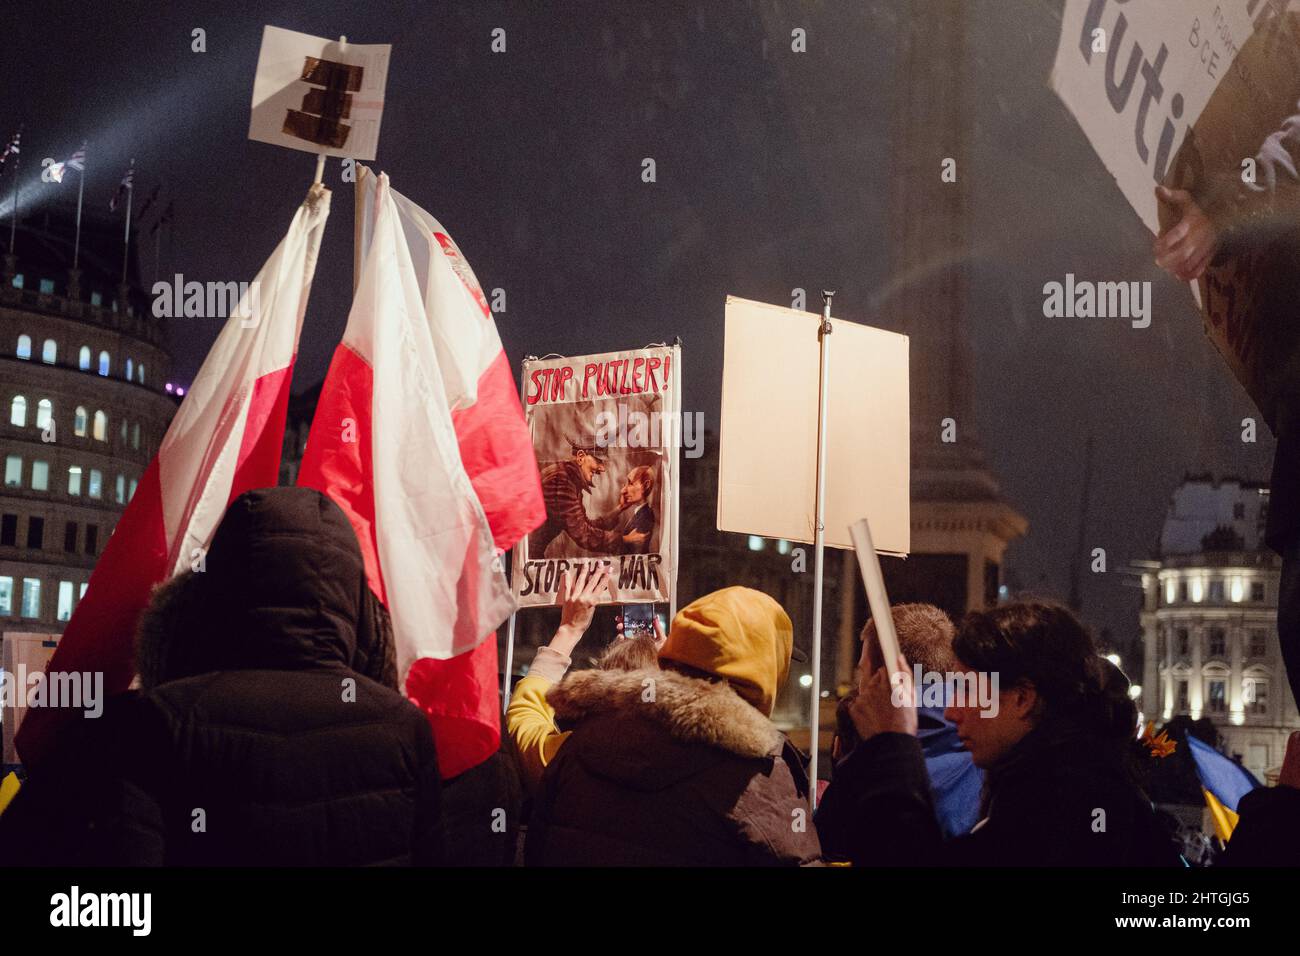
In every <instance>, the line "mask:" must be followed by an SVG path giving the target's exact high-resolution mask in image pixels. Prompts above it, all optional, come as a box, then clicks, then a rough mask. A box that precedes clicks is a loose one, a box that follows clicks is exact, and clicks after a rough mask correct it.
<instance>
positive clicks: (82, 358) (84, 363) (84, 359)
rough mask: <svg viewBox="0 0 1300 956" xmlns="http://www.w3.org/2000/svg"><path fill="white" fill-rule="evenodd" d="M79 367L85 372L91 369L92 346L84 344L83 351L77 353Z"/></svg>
mask: <svg viewBox="0 0 1300 956" xmlns="http://www.w3.org/2000/svg"><path fill="white" fill-rule="evenodd" d="M77 368H79V369H81V370H82V371H83V372H88V371H90V346H89V345H83V346H82V347H81V352H80V353H79V354H78V355H77Z"/></svg>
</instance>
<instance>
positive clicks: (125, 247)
mask: <svg viewBox="0 0 1300 956" xmlns="http://www.w3.org/2000/svg"><path fill="white" fill-rule="evenodd" d="M128 175H129V176H130V178H129V179H128V180H127V187H126V231H125V232H124V233H123V244H122V285H126V269H127V264H128V263H129V262H130V260H131V207H132V206H134V205H135V160H134V159H133V160H131V172H130V173H129V174H128ZM123 311H125V303H123Z"/></svg>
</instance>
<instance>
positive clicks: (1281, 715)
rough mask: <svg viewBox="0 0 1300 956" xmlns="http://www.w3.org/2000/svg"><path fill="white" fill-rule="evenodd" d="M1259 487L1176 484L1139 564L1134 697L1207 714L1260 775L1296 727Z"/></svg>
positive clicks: (1156, 708) (1299, 723)
mask: <svg viewBox="0 0 1300 956" xmlns="http://www.w3.org/2000/svg"><path fill="white" fill-rule="evenodd" d="M1267 515H1268V491H1267V489H1266V488H1265V487H1263V486H1261V485H1259V484H1256V483H1252V482H1243V481H1238V480H1236V479H1224V480H1222V481H1214V480H1213V479H1211V478H1209V477H1208V476H1201V477H1195V478H1189V479H1187V480H1185V481H1184V482H1183V484H1182V485H1181V486H1180V487H1179V488H1178V489H1177V490H1176V491H1175V492H1174V496H1173V500H1172V502H1171V504H1170V508H1169V511H1168V514H1167V516H1166V519H1165V523H1164V528H1163V530H1162V533H1161V541H1160V553H1159V557H1158V559H1156V560H1154V561H1150V562H1144V563H1143V564H1142V566H1141V568H1140V570H1141V577H1142V588H1143V605H1142V611H1141V624H1142V636H1143V668H1142V704H1143V712H1144V714H1145V716H1146V718H1147V719H1148V720H1156V721H1167V720H1169V719H1171V718H1173V717H1176V716H1178V715H1181V714H1186V715H1188V716H1190V717H1191V718H1192V719H1194V720H1196V719H1200V718H1202V717H1208V718H1209V719H1210V720H1211V721H1212V722H1213V723H1214V725H1215V727H1216V728H1217V729H1218V731H1219V733H1220V734H1221V735H1222V738H1223V741H1224V748H1223V749H1224V750H1225V752H1226V753H1228V754H1229V755H1232V756H1236V757H1238V758H1239V759H1240V760H1241V762H1242V764H1243V765H1244V766H1245V767H1246V768H1247V769H1248V770H1250V771H1251V772H1252V773H1254V774H1255V775H1256V776H1257V777H1259V778H1260V779H1261V780H1264V779H1266V777H1267V776H1268V775H1269V772H1270V771H1274V772H1275V771H1276V768H1277V767H1278V766H1279V765H1280V764H1281V762H1282V757H1283V755H1284V753H1285V751H1286V740H1287V737H1288V736H1289V734H1290V733H1291V732H1292V731H1293V730H1300V714H1298V713H1297V710H1296V702H1295V699H1294V697H1293V696H1292V694H1291V690H1290V686H1289V685H1288V683H1287V678H1286V669H1285V667H1284V665H1283V662H1282V652H1281V646H1280V645H1279V643H1278V636H1277V603H1278V581H1279V577H1280V574H1281V559H1280V558H1279V557H1278V556H1277V555H1276V554H1274V553H1273V552H1272V551H1270V550H1269V549H1268V548H1267V547H1266V546H1265V544H1264V525H1265V521H1266V519H1267Z"/></svg>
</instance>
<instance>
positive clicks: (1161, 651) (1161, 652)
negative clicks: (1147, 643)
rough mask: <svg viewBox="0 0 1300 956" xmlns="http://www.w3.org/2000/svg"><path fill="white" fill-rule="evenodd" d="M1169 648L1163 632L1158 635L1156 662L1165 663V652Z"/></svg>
mask: <svg viewBox="0 0 1300 956" xmlns="http://www.w3.org/2000/svg"><path fill="white" fill-rule="evenodd" d="M1167 647H1168V642H1167V641H1166V640H1165V632H1164V631H1163V630H1161V631H1160V632H1159V633H1158V634H1156V660H1157V661H1163V660H1164V659H1165V650H1166V649H1167Z"/></svg>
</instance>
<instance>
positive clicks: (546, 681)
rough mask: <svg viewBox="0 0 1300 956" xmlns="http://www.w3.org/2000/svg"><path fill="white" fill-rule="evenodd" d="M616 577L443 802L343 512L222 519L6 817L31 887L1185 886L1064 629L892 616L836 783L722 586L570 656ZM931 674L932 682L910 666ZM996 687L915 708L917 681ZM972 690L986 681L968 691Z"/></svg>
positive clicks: (316, 499) (758, 625)
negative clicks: (680, 872) (35, 873)
mask: <svg viewBox="0 0 1300 956" xmlns="http://www.w3.org/2000/svg"><path fill="white" fill-rule="evenodd" d="M609 573H610V572H609V569H608V568H607V567H602V566H600V565H593V566H591V569H590V570H586V569H582V570H577V571H574V572H571V573H570V575H569V577H568V578H567V579H566V581H565V587H564V590H563V593H562V600H563V607H562V618H561V624H560V627H559V628H558V630H557V631H556V633H555V636H554V638H553V639H552V640H551V642H550V644H549V645H547V646H546V647H543V648H540V649H539V650H538V652H537V656H536V659H535V660H534V662H533V665H532V667H531V669H530V671H529V673H528V675H527V676H526V677H524V678H523V679H521V680H520V681H519V683H518V684H517V685H516V687H515V689H514V693H513V697H512V699H511V701H510V705H509V709H508V713H507V715H506V733H505V734H504V735H503V747H502V750H501V751H500V752H499V753H498V754H497V755H496V756H495V757H494V758H493V759H491V760H489V761H487V762H486V763H484V764H482V765H480V766H479V767H476V768H474V769H473V770H471V771H468V772H466V773H463V774H461V775H460V776H458V777H456V778H453V779H450V780H443V779H440V776H439V773H438V769H437V754H436V752H435V748H434V742H433V737H432V734H431V732H430V729H429V725H428V723H427V720H426V719H425V717H424V716H423V714H422V713H421V712H420V711H419V710H418V709H417V708H416V707H415V706H414V705H413V704H411V703H410V702H409V701H407V700H406V699H405V698H404V697H403V695H402V694H401V693H400V692H399V689H398V679H397V678H398V675H397V668H396V663H395V654H394V646H393V639H392V630H391V626H390V624H389V622H388V620H387V615H386V612H385V610H384V608H383V606H382V605H381V604H380V603H379V602H378V601H377V600H376V599H375V598H374V596H373V594H372V592H371V591H370V588H369V587H368V585H367V583H366V578H365V573H364V570H363V564H362V558H361V553H360V549H359V547H358V544H357V540H356V537H355V535H354V533H353V531H352V528H351V526H350V524H349V523H348V520H347V518H346V517H345V516H344V515H343V513H342V512H341V511H340V510H339V509H338V508H337V506H336V505H334V504H333V503H332V502H331V501H330V500H329V499H328V498H326V497H325V496H323V495H321V494H319V493H318V492H315V491H312V490H310V489H304V488H278V489H264V490H259V491H254V492H249V493H248V494H245V495H243V496H241V497H240V498H238V499H237V500H236V501H235V502H234V503H233V504H232V505H231V507H230V509H229V511H228V512H227V514H226V516H225V519H224V520H223V522H222V524H221V526H220V528H219V529H218V531H217V534H216V536H215V539H214V541H213V543H212V547H211V549H210V551H209V554H208V558H207V565H206V569H205V570H203V571H202V572H199V573H192V574H183V575H181V576H179V577H177V578H175V579H173V580H172V581H170V582H168V583H167V584H165V585H164V586H162V587H160V588H159V589H158V590H157V591H156V592H155V595H154V599H153V602H152V604H151V606H150V608H149V610H148V612H147V614H146V615H145V616H144V619H143V621H142V623H141V626H140V631H139V635H138V642H137V670H138V673H139V678H140V679H139V681H138V687H137V688H135V689H133V690H131V691H129V692H127V693H126V694H123V695H120V696H119V697H117V698H115V699H113V700H111V701H110V702H109V704H108V706H107V707H106V709H105V713H104V715H103V717H102V718H100V719H98V720H82V721H73V722H69V724H68V725H67V726H66V727H65V728H64V730H63V731H62V733H63V738H62V739H61V740H60V741H59V745H58V746H57V747H55V748H53V750H52V756H51V757H49V758H47V759H46V760H44V761H42V762H41V763H40V764H38V765H37V766H34V767H31V768H30V775H29V777H28V779H27V781H26V783H25V784H24V786H23V787H22V790H21V791H20V793H19V794H18V796H17V797H16V798H15V799H14V801H13V802H12V803H11V804H10V806H9V807H8V809H7V810H6V811H5V812H4V813H3V815H0V857H2V858H3V860H4V862H5V863H7V864H11V865H22V864H26V865H48V864H118V865H223V864H244V865H439V864H442V865H458V864H478V865H509V864H511V863H518V862H520V861H521V860H522V862H524V863H525V864H526V865H529V866H747V865H759V866H799V865H814V864H820V863H838V864H851V865H853V866H862V867H870V866H918V865H945V864H946V865H975V866H980V865H1012V866H1052V865H1058V866H1084V865H1093V866H1106V865H1112V866H1129V867H1131V866H1171V867H1172V866H1180V865H1185V862H1184V861H1183V860H1182V859H1181V858H1180V856H1179V853H1178V849H1177V847H1176V846H1175V844H1174V843H1173V841H1172V836H1171V834H1169V833H1168V832H1167V831H1166V830H1164V828H1162V827H1161V826H1160V824H1159V821H1158V818H1157V815H1156V812H1155V809H1154V807H1153V805H1152V803H1151V801H1150V799H1149V798H1148V797H1147V796H1146V795H1145V794H1144V793H1143V791H1142V789H1141V788H1140V786H1139V785H1138V782H1137V778H1136V776H1135V775H1134V773H1133V770H1132V767H1131V765H1130V755H1131V745H1132V743H1133V741H1134V738H1135V736H1136V733H1137V720H1138V715H1137V711H1136V708H1135V705H1134V704H1133V702H1132V700H1131V699H1130V697H1129V694H1128V681H1127V679H1126V678H1125V677H1124V675H1123V674H1122V673H1120V672H1119V670H1118V669H1117V668H1116V667H1114V666H1113V665H1111V664H1110V663H1109V662H1108V661H1107V660H1106V659H1105V658H1104V657H1102V656H1101V655H1100V654H1099V653H1098V649H1097V648H1096V646H1095V645H1094V643H1093V641H1092V639H1091V637H1090V636H1089V634H1088V632H1087V631H1086V629H1085V628H1084V627H1083V625H1082V624H1081V623H1080V622H1079V620H1078V619H1077V618H1076V617H1075V616H1074V615H1073V614H1072V613H1071V612H1070V611H1068V610H1067V609H1065V608H1063V607H1060V606H1057V605H1054V604H1050V603H1036V602H1019V603H1012V604H1006V605H1002V606H999V607H996V608H993V609H991V610H987V611H976V612H971V613H969V614H967V615H966V616H965V617H964V618H963V619H962V620H961V622H960V623H959V624H954V623H953V622H952V621H951V620H950V619H949V618H948V617H947V615H945V614H944V613H943V612H942V611H940V610H939V609H938V608H935V607H933V606H930V605H918V604H911V605H901V606H899V607H896V608H894V610H893V617H894V624H895V630H896V631H897V634H898V638H899V644H900V651H901V653H900V656H899V658H898V659H897V660H896V661H894V662H892V664H891V663H890V662H886V661H884V660H883V659H882V657H881V651H880V645H879V642H878V640H877V639H876V634H875V628H874V625H873V624H872V623H868V625H867V627H866V629H865V630H864V632H863V654H862V660H861V662H860V665H859V671H860V674H859V681H858V687H857V689H856V690H855V692H854V693H852V694H850V695H849V696H848V697H846V698H845V700H844V701H842V702H841V704H840V707H839V712H838V720H837V729H836V733H835V737H834V742H833V744H832V761H833V773H832V779H831V781H830V784H829V786H828V787H827V788H826V790H825V792H824V794H823V795H822V798H821V800H820V803H819V804H818V805H817V806H816V808H815V811H814V806H813V803H814V801H813V800H812V794H813V791H812V786H811V783H810V781H809V779H808V776H807V771H806V758H805V755H804V754H803V753H802V752H800V751H799V750H798V749H797V748H796V747H795V746H794V745H793V744H792V743H791V742H790V740H789V739H788V738H787V737H786V735H785V734H784V733H782V732H781V731H780V730H779V729H778V728H777V727H776V725H775V724H774V723H773V722H772V720H771V715H772V711H773V706H774V704H775V702H776V698H777V694H778V693H779V692H780V690H781V688H782V686H783V685H784V684H785V682H786V679H787V677H788V675H789V670H790V662H791V655H792V652H793V629H792V626H791V622H790V618H789V617H788V615H787V614H786V613H785V611H784V610H783V609H782V608H781V606H780V605H779V604H778V603H777V602H776V601H775V600H773V599H772V598H771V597H769V596H768V595H766V594H763V593H761V592H759V591H755V590H752V589H750V588H745V587H729V588H724V589H723V590H720V591H716V592H714V593H712V594H708V595H705V596H704V597H701V598H700V599H698V600H696V601H694V602H693V603H691V604H689V605H687V606H686V607H684V608H682V610H681V611H680V612H679V613H678V614H677V615H676V617H675V618H674V619H673V621H672V622H671V625H670V627H669V629H668V631H667V633H664V632H663V630H662V628H660V627H659V626H658V625H657V624H656V626H655V631H654V633H652V634H636V635H631V636H628V637H621V638H620V639H618V640H616V641H614V642H613V643H612V644H611V645H610V646H609V647H608V648H607V649H606V650H605V651H604V652H603V653H602V654H601V655H600V657H599V658H598V659H597V660H596V661H594V665H595V666H593V667H589V668H582V669H576V670H571V667H572V664H573V654H574V653H575V650H576V648H577V646H578V644H579V642H580V641H581V640H582V638H583V635H584V633H585V632H586V631H587V630H588V628H589V627H590V625H591V622H592V618H593V614H594V610H595V608H596V606H597V605H598V604H599V603H601V601H602V600H603V599H604V597H605V589H606V587H607V585H608V577H609ZM913 665H917V666H918V667H919V671H913V669H912V667H913ZM917 672H920V673H926V674H931V673H933V674H946V675H950V676H951V675H959V676H960V675H969V676H970V677H971V679H972V681H974V680H976V679H980V680H982V679H984V678H987V677H991V676H993V675H996V682H994V683H992V685H991V686H992V687H993V688H994V689H995V691H996V693H995V694H994V696H992V697H988V696H985V695H971V696H969V697H965V696H961V695H956V694H955V693H954V692H955V689H956V687H957V683H956V682H954V681H950V682H949V683H948V684H946V685H945V686H946V688H947V689H946V691H945V693H946V695H947V696H946V698H945V699H944V701H943V704H944V706H936V705H935V704H934V702H933V701H931V700H929V699H928V697H927V698H926V699H925V700H924V701H923V702H922V701H920V700H918V696H917V695H916V694H915V693H914V690H915V689H914V688H913V686H912V681H913V677H912V675H913V674H914V673H917ZM971 686H974V685H973V683H972V684H971ZM1240 810H1241V818H1240V823H1239V825H1238V827H1237V831H1236V833H1235V834H1234V836H1233V838H1232V841H1231V842H1230V844H1229V847H1228V852H1227V854H1226V856H1225V862H1226V863H1228V864H1237V865H1249V864H1279V865H1294V863H1295V861H1296V860H1297V859H1300V845H1298V843H1300V734H1296V735H1295V736H1294V737H1293V740H1292V746H1291V747H1290V749H1289V750H1288V754H1287V758H1286V763H1285V765H1284V767H1283V772H1282V778H1281V781H1280V783H1279V785H1278V786H1276V787H1272V788H1267V789H1261V790H1259V791H1256V792H1255V793H1252V794H1251V795H1250V796H1249V798H1247V799H1245V800H1243V801H1242V804H1241V807H1240Z"/></svg>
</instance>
